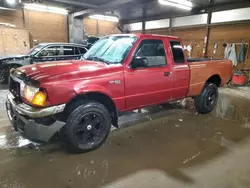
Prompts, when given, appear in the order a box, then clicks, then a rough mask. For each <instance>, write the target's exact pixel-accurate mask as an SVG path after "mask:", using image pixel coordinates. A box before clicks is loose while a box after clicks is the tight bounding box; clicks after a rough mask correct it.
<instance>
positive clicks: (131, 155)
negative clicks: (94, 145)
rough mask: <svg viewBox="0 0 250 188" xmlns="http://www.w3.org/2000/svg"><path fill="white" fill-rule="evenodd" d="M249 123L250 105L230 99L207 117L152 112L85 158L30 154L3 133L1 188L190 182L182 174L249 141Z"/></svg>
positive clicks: (131, 117)
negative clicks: (148, 178)
mask: <svg viewBox="0 0 250 188" xmlns="http://www.w3.org/2000/svg"><path fill="white" fill-rule="evenodd" d="M249 118H250V100H245V99H243V98H235V97H230V96H227V95H220V98H219V102H218V105H217V108H216V109H215V110H214V111H213V112H212V113H211V114H207V115H197V114H195V113H194V112H193V111H187V110H184V109H180V108H178V106H175V105H173V104H170V105H162V106H160V107H151V108H147V109H142V110H141V111H139V112H138V111H134V112H131V113H126V114H125V116H123V117H121V118H120V124H121V125H124V124H125V125H124V126H123V127H125V128H122V129H118V130H114V131H112V132H111V134H110V136H109V138H108V140H107V141H106V142H105V144H104V146H103V147H101V148H99V149H97V150H95V151H92V152H89V153H85V154H82V155H72V154H69V153H67V152H65V150H63V149H62V148H60V149H54V150H53V149H51V148H50V149H48V147H47V146H38V147H39V148H41V147H42V148H44V150H42V151H41V150H40V149H39V150H32V149H29V148H28V149H27V148H26V147H25V146H27V145H29V144H30V143H28V142H27V141H26V140H22V138H21V137H19V136H18V133H15V132H13V131H12V129H10V128H4V129H1V130H0V148H2V149H0V161H1V162H0V179H1V181H0V187H4V185H8V187H18V186H17V185H19V187H25V188H33V187H36V188H44V187H47V188H50V187H53V188H57V187H58V188H62V187H67V188H72V187H82V186H83V185H84V187H100V186H103V185H106V184H108V183H111V182H113V181H116V180H119V179H121V178H123V177H126V176H128V175H130V174H133V173H136V172H139V171H142V170H148V169H157V170H161V171H164V172H165V173H166V174H167V175H168V176H171V177H174V178H176V179H178V180H179V181H183V182H190V181H192V180H191V178H190V177H189V176H188V175H186V174H183V173H182V172H181V170H180V169H181V168H185V167H187V166H193V165H197V164H203V163H204V162H206V161H210V160H213V159H214V158H216V157H218V156H220V155H223V154H225V153H227V152H228V151H229V150H230V149H231V148H232V147H234V146H235V145H237V144H240V143H241V141H243V140H244V139H246V138H247V137H249V136H250V129H249V128H248V127H249ZM128 122H129V123H128ZM126 123H127V124H126ZM138 123H139V124H138ZM134 124H137V125H134ZM131 125H134V126H131ZM127 126H129V127H127ZM20 147H21V148H20ZM55 147H57V146H55ZM6 151H19V152H6ZM20 151H23V152H20ZM30 151H33V152H30ZM38 151H39V152H38ZM28 152H30V153H29V154H27V153H28ZM13 180H15V182H16V185H14V184H13ZM51 182H52V183H51Z"/></svg>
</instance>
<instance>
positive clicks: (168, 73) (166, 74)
mask: <svg viewBox="0 0 250 188" xmlns="http://www.w3.org/2000/svg"><path fill="white" fill-rule="evenodd" d="M171 74H172V72H164V76H170V75H171Z"/></svg>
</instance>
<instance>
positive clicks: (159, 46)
mask: <svg viewBox="0 0 250 188" xmlns="http://www.w3.org/2000/svg"><path fill="white" fill-rule="evenodd" d="M164 39H165V38H163V37H157V38H152V39H148V38H147V39H141V40H140V41H139V45H138V47H137V48H136V49H135V52H134V53H133V54H134V55H133V57H132V59H136V58H144V59H146V61H147V66H144V67H140V66H138V67H136V68H134V67H131V62H130V63H129V65H128V66H126V67H125V71H124V77H125V97H126V107H127V109H136V108H139V107H143V106H147V105H151V104H157V103H162V102H164V101H168V100H169V99H171V97H172V89H173V74H172V66H171V62H168V61H167V58H166V52H167V51H166V50H165V49H167V48H166V47H169V44H168V43H167V41H166V40H164ZM132 61H133V60H132ZM134 62H135V61H134Z"/></svg>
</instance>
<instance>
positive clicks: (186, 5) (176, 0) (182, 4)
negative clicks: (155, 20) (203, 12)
mask: <svg viewBox="0 0 250 188" xmlns="http://www.w3.org/2000/svg"><path fill="white" fill-rule="evenodd" d="M158 2H159V3H160V4H162V5H168V6H173V7H176V8H180V9H184V10H192V8H193V4H192V3H191V2H190V1H187V0H158Z"/></svg>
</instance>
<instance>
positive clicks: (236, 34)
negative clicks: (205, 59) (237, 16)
mask: <svg viewBox="0 0 250 188" xmlns="http://www.w3.org/2000/svg"><path fill="white" fill-rule="evenodd" d="M242 41H244V42H245V43H250V23H249V24H237V25H223V26H213V27H212V28H211V31H210V40H209V45H208V55H209V56H210V57H215V58H223V57H224V50H225V49H224V48H223V44H224V43H241V42H242ZM214 44H217V45H218V48H217V49H216V52H215V53H213V52H214V50H215V49H214ZM239 48H240V44H237V45H236V52H237V53H238V52H239ZM246 51H247V49H246ZM249 57H250V50H249V51H248V58H247V59H246V61H245V63H243V64H239V66H238V67H239V68H241V67H250V59H249Z"/></svg>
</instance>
